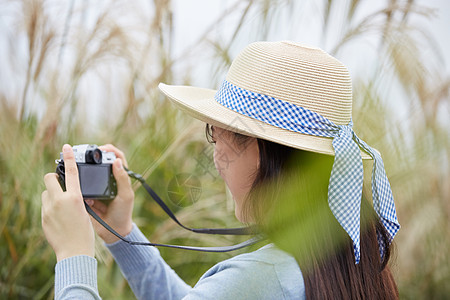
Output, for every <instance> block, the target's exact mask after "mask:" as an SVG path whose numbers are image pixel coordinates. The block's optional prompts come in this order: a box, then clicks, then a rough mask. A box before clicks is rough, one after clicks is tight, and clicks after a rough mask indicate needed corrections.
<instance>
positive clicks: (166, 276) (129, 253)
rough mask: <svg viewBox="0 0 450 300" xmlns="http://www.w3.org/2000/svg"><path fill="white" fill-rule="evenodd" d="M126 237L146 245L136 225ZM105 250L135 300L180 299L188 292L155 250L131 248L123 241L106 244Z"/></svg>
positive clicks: (147, 247) (187, 287)
mask: <svg viewBox="0 0 450 300" xmlns="http://www.w3.org/2000/svg"><path fill="white" fill-rule="evenodd" d="M126 238H127V239H128V240H131V241H139V242H148V240H147V238H146V237H145V236H144V235H143V234H142V233H141V231H140V230H139V229H138V228H137V226H136V225H133V229H132V231H131V233H130V234H129V235H127V237H126ZM106 247H107V248H108V249H109V251H110V252H111V254H112V255H113V257H114V260H115V261H116V262H117V264H118V265H119V267H120V269H121V271H122V274H123V275H124V276H125V278H126V280H127V281H128V284H129V285H130V287H131V289H132V290H133V293H134V294H135V296H136V297H137V298H138V299H181V298H183V297H184V296H185V295H186V294H187V293H188V292H189V290H191V287H190V286H189V285H187V284H186V283H185V282H184V281H183V280H182V279H181V278H180V277H179V276H178V275H177V274H176V273H175V271H173V270H172V269H171V268H170V267H169V266H168V265H167V264H166V262H165V261H164V260H163V259H162V257H161V256H160V254H159V251H158V249H156V248H155V247H149V246H133V245H129V244H127V243H125V242H123V241H117V242H115V243H113V244H106Z"/></svg>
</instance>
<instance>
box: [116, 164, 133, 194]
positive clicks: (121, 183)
mask: <svg viewBox="0 0 450 300" xmlns="http://www.w3.org/2000/svg"><path fill="white" fill-rule="evenodd" d="M113 174H114V178H115V179H116V182H117V195H118V196H119V197H120V198H122V199H130V198H131V199H132V198H133V189H132V188H131V181H130V177H128V173H127V171H125V169H124V168H123V164H122V160H121V159H120V158H118V159H116V160H115V161H114V163H113Z"/></svg>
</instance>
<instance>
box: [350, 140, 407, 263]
mask: <svg viewBox="0 0 450 300" xmlns="http://www.w3.org/2000/svg"><path fill="white" fill-rule="evenodd" d="M355 136H356V135H355ZM356 139H357V141H358V144H359V145H360V146H361V147H362V148H364V150H366V151H367V152H368V153H369V154H370V156H372V158H373V159H374V163H373V169H372V199H373V208H374V210H375V212H376V213H377V215H378V217H379V218H380V220H381V223H382V224H383V226H384V228H385V229H386V231H387V232H388V234H389V243H391V242H392V240H393V239H394V237H395V235H396V234H397V232H398V231H399V229H400V224H399V222H398V219H397V213H396V209H395V204H394V197H393V195H392V189H391V185H390V183H389V180H388V178H387V175H386V171H385V169H384V163H383V159H382V158H381V155H380V154H379V153H378V152H377V151H375V150H374V149H373V148H372V147H370V146H369V145H367V144H366V143H365V142H364V141H362V140H361V139H359V138H358V137H356ZM378 244H379V246H380V255H381V257H383V256H384V253H385V247H386V246H387V245H385V243H384V241H383V239H382V237H381V235H380V234H379V233H378Z"/></svg>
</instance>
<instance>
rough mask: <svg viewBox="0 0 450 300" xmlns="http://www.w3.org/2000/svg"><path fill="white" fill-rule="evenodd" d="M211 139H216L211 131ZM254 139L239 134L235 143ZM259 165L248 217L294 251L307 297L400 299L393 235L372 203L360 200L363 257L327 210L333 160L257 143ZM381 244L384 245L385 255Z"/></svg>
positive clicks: (246, 207) (246, 206)
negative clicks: (392, 265)
mask: <svg viewBox="0 0 450 300" xmlns="http://www.w3.org/2000/svg"><path fill="white" fill-rule="evenodd" d="M206 133H207V137H208V136H210V135H211V133H210V128H209V126H208V125H207V127H206ZM248 139H249V137H247V136H245V135H241V134H238V133H234V141H235V142H236V144H237V145H238V146H239V145H241V146H242V145H244V146H245V144H246V142H247V141H248ZM257 142H258V147H259V156H260V157H259V158H260V166H259V169H258V171H257V173H256V174H255V180H254V183H253V185H252V188H251V191H250V193H249V195H248V197H247V199H246V201H245V202H244V208H243V209H244V214H246V215H248V216H249V217H250V218H249V219H250V220H253V221H255V222H256V223H258V224H259V225H260V226H261V227H262V228H263V230H264V231H265V232H266V233H267V235H268V236H269V238H270V239H271V240H272V241H273V242H274V243H275V244H276V245H277V246H278V247H279V248H281V249H283V250H285V251H287V252H289V253H291V254H292V255H293V256H294V257H295V259H296V260H297V262H298V264H299V267H300V269H301V271H302V274H303V280H304V284H305V291H306V298H307V299H398V290H397V286H396V284H395V281H394V279H393V276H392V274H391V272H390V269H389V267H388V262H389V259H390V256H391V250H392V248H391V246H392V245H390V243H389V235H388V233H387V231H386V230H385V228H384V226H382V224H381V221H380V220H379V218H378V216H377V215H376V213H375V212H374V210H373V207H372V205H371V204H370V202H369V201H370V193H363V197H362V199H361V237H360V239H361V244H360V245H361V259H360V262H359V264H355V257H354V252H353V243H352V240H351V239H350V238H349V237H348V235H347V233H346V232H345V231H344V230H343V229H342V227H341V226H340V224H339V223H338V222H337V220H336V219H335V218H334V216H333V214H332V213H331V210H330V209H329V207H328V202H327V192H328V182H329V176H330V173H331V168H332V165H333V157H332V156H327V155H323V154H317V153H313V152H308V151H302V150H298V149H294V148H291V147H287V146H284V145H280V144H277V143H273V142H270V141H266V140H262V139H257ZM378 240H380V242H381V243H384V246H385V247H384V248H385V249H384V252H383V255H382V256H380V250H379V244H378Z"/></svg>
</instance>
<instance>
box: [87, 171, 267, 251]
mask: <svg viewBox="0 0 450 300" xmlns="http://www.w3.org/2000/svg"><path fill="white" fill-rule="evenodd" d="M124 168H125V167H124ZM125 170H126V171H127V173H128V176H130V177H131V178H134V179H136V180H138V181H139V182H140V183H141V184H142V186H143V187H144V188H145V190H146V191H147V193H148V194H149V195H150V196H151V197H152V199H153V200H155V202H156V203H157V204H158V205H159V206H160V207H161V208H162V209H163V210H164V212H165V213H166V214H167V215H168V216H169V217H170V218H171V219H172V220H173V221H174V222H175V223H177V224H178V225H179V226H180V227H182V228H184V229H186V230H189V231H192V232H195V233H203V234H221V235H255V234H257V233H258V232H257V229H256V227H255V226H249V227H240V228H190V227H187V226H185V225H183V224H182V223H181V222H180V221H179V220H178V219H177V217H176V216H175V214H174V213H173V212H172V211H171V210H170V208H169V207H168V206H167V205H166V204H165V203H164V201H163V200H162V199H161V198H160V197H159V196H158V194H157V193H156V192H155V191H154V190H153V189H152V188H151V187H150V186H149V185H148V184H147V183H146V182H145V180H144V178H143V177H142V175H140V174H137V173H134V172H133V171H130V170H128V169H127V168H125ZM85 206H86V210H87V211H88V213H89V214H90V215H91V216H92V217H93V218H94V219H95V220H96V221H97V222H99V223H100V224H101V225H102V226H103V227H105V228H106V229H107V230H108V231H109V232H111V233H112V234H114V235H115V236H116V237H118V238H119V239H121V240H122V241H124V242H126V243H128V244H131V245H140V246H156V247H168V248H177V249H184V250H194V251H203V252H229V251H233V250H237V249H241V248H244V247H247V246H250V245H253V244H255V243H257V242H259V241H261V240H263V239H264V238H263V237H262V236H261V235H256V236H254V237H253V238H251V239H249V240H247V241H245V242H242V243H239V244H236V245H232V246H222V247H193V246H180V245H166V244H156V243H147V242H135V241H129V240H127V239H126V238H124V237H123V236H121V235H120V234H119V233H117V232H116V231H115V230H114V229H112V228H111V227H110V226H109V225H108V224H107V223H106V222H105V221H103V220H102V219H101V218H100V217H99V216H98V215H97V214H96V213H95V212H94V211H93V210H92V208H91V207H90V206H89V205H87V204H86V203H85Z"/></svg>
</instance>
